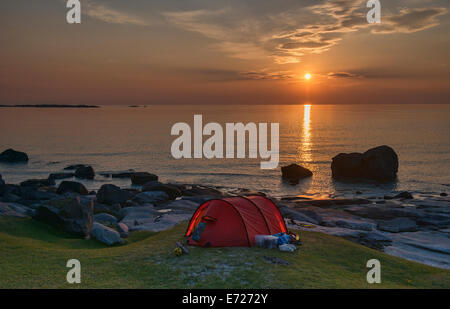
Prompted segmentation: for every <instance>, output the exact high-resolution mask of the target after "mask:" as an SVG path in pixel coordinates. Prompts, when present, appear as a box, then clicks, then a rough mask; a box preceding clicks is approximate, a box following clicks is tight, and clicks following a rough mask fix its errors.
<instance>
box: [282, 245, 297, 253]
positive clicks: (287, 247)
mask: <svg viewBox="0 0 450 309" xmlns="http://www.w3.org/2000/svg"><path fill="white" fill-rule="evenodd" d="M278 249H280V251H284V252H294V251H295V250H297V247H296V246H294V245H293V244H284V245H281V246H279V247H278Z"/></svg>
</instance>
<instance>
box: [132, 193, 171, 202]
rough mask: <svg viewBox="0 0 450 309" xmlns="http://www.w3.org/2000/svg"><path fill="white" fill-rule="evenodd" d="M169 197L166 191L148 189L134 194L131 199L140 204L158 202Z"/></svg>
mask: <svg viewBox="0 0 450 309" xmlns="http://www.w3.org/2000/svg"><path fill="white" fill-rule="evenodd" d="M168 199H169V196H168V195H167V193H166V192H163V191H150V192H142V193H139V194H136V195H135V196H134V198H133V201H135V202H136V203H138V204H140V205H142V204H158V203H161V202H164V201H166V200H168Z"/></svg>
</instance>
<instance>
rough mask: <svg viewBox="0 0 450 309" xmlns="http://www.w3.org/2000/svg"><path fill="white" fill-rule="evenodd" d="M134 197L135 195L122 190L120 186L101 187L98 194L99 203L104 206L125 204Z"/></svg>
mask: <svg viewBox="0 0 450 309" xmlns="http://www.w3.org/2000/svg"><path fill="white" fill-rule="evenodd" d="M132 197H133V193H131V192H129V191H127V190H122V189H120V188H119V187H118V186H115V185H112V184H106V185H103V186H101V188H100V190H98V192H97V201H98V202H99V203H102V204H108V205H113V204H121V205H122V204H123V203H124V202H125V201H127V200H128V199H130V198H132Z"/></svg>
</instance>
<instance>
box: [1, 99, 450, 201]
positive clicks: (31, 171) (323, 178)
mask: <svg viewBox="0 0 450 309" xmlns="http://www.w3.org/2000/svg"><path fill="white" fill-rule="evenodd" d="M194 114H202V115H203V122H204V124H205V123H207V122H218V123H221V124H222V125H223V126H224V125H225V123H226V122H243V123H247V122H256V123H257V122H279V123H280V165H284V164H289V163H294V162H295V163H299V164H301V165H303V166H305V167H307V168H309V169H311V170H312V171H313V173H314V176H313V177H312V178H311V179H308V180H305V181H303V182H301V183H300V184H298V185H296V186H291V185H289V184H286V183H284V182H282V181H281V177H280V174H281V172H280V169H279V168H278V169H276V170H261V169H260V166H259V162H260V159H220V160H217V159H215V160H207V159H195V160H194V159H182V160H175V159H173V158H172V156H171V153H170V146H171V143H172V141H173V140H174V138H175V137H173V136H171V135H170V129H171V126H172V125H173V124H175V123H176V122H180V121H182V122H187V123H189V124H191V126H193V115H194ZM383 144H386V145H389V146H391V147H393V148H394V149H395V151H396V152H397V154H398V155H399V161H400V167H399V175H398V176H399V177H398V181H397V182H395V183H391V184H385V185H381V186H376V185H370V184H343V183H339V182H334V181H333V180H332V179H331V169H330V164H331V158H332V157H333V156H335V155H336V154H338V153H340V152H354V151H358V152H363V151H365V150H367V149H369V148H371V147H374V146H379V145H383ZM0 146H1V149H0V150H1V151H3V150H4V149H6V148H10V147H11V148H14V149H16V150H20V151H25V152H27V153H28V155H29V157H30V162H29V163H28V164H27V165H5V164H0V174H2V175H3V178H4V179H5V180H6V181H7V182H8V183H18V182H20V181H23V180H26V179H30V178H46V177H47V176H48V174H49V173H50V172H57V171H61V170H62V169H63V168H64V167H65V166H67V165H69V164H78V163H85V164H90V165H92V166H93V167H94V169H95V170H96V172H97V173H99V172H103V171H121V170H127V169H134V170H136V171H148V172H152V173H155V174H157V175H159V176H160V178H161V180H162V181H174V182H181V183H199V184H208V185H218V186H225V187H230V188H234V187H238V188H249V189H251V190H258V191H264V192H268V193H271V194H274V195H277V196H279V195H292V194H312V195H320V196H324V195H329V194H331V195H346V196H348V195H353V194H354V192H355V191H356V190H361V191H363V192H364V193H366V194H372V193H373V194H381V193H387V192H391V191H395V190H411V191H416V192H434V193H440V192H448V191H449V190H450V187H448V186H445V184H450V172H449V171H450V105H312V106H304V105H298V106H148V107H145V108H144V107H141V108H129V107H102V108H98V109H38V108H1V109H0ZM84 183H85V184H86V185H87V186H88V187H89V188H90V189H97V188H99V187H100V186H101V185H102V184H104V183H116V184H118V185H120V186H130V181H129V180H112V179H110V178H105V177H102V176H100V175H99V176H97V177H96V179H95V180H93V181H84Z"/></svg>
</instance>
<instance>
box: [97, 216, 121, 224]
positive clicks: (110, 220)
mask: <svg viewBox="0 0 450 309" xmlns="http://www.w3.org/2000/svg"><path fill="white" fill-rule="evenodd" d="M94 222H99V223H102V224H105V223H106V224H110V225H115V224H117V218H116V217H114V216H112V215H110V214H107V213H99V214H96V215H94Z"/></svg>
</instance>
